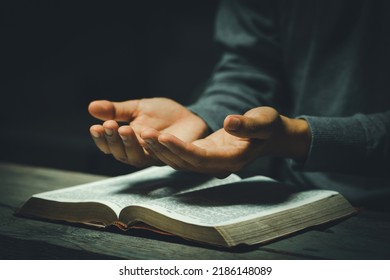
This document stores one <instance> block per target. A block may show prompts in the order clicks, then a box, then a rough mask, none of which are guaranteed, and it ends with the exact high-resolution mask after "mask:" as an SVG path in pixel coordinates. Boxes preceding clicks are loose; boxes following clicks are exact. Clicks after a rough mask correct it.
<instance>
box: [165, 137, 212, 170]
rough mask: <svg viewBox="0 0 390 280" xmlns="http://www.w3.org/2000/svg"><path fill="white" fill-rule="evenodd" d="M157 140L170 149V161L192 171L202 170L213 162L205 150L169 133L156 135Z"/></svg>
mask: <svg viewBox="0 0 390 280" xmlns="http://www.w3.org/2000/svg"><path fill="white" fill-rule="evenodd" d="M158 142H159V143H160V144H161V145H163V146H164V147H166V149H168V150H169V151H170V154H169V155H171V156H172V158H170V160H171V161H174V162H175V163H176V164H180V165H182V166H183V167H185V168H187V169H190V170H192V171H198V172H202V171H203V172H204V169H207V167H208V166H209V165H210V164H211V163H212V162H213V161H212V160H211V159H210V158H208V157H207V152H206V150H204V149H202V148H200V147H198V146H196V145H194V144H191V143H186V142H183V141H181V140H180V139H179V138H177V137H175V136H173V135H171V134H167V133H163V134H161V135H160V136H159V137H158ZM167 155H168V153H167ZM208 159H209V160H210V161H208ZM206 162H207V164H206Z"/></svg>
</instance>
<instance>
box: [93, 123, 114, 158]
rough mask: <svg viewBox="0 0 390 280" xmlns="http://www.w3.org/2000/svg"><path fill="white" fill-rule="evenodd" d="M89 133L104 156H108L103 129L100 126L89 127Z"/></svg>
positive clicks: (108, 151)
mask: <svg viewBox="0 0 390 280" xmlns="http://www.w3.org/2000/svg"><path fill="white" fill-rule="evenodd" d="M89 132H90V133H91V136H92V139H93V141H94V142H95V145H96V146H97V147H98V148H99V150H101V151H102V152H103V153H105V154H110V153H111V151H110V148H109V147H108V144H107V141H106V138H105V137H104V128H103V126H101V125H98V124H96V125H93V126H91V127H90V129H89Z"/></svg>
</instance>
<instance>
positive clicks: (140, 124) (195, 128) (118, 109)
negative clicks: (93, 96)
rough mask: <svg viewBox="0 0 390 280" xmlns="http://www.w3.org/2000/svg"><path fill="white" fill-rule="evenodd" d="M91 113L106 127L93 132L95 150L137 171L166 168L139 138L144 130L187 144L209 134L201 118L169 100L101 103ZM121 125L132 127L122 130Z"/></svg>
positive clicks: (100, 126) (96, 126) (92, 130)
mask: <svg viewBox="0 0 390 280" xmlns="http://www.w3.org/2000/svg"><path fill="white" fill-rule="evenodd" d="M88 111H89V112H90V114H91V115H92V116H94V117H96V118H98V119H100V120H103V121H105V122H104V123H103V125H93V126H91V128H90V133H91V135H92V138H93V140H94V142H95V144H96V146H97V147H98V148H99V149H100V150H101V151H103V152H104V153H106V154H112V155H113V156H114V157H115V158H116V159H117V160H119V161H121V162H124V163H126V164H130V165H133V166H136V167H146V166H151V165H161V164H163V162H161V161H160V160H159V159H158V158H157V157H155V156H153V155H152V154H151V153H149V152H147V151H146V150H145V149H144V148H143V147H144V146H145V143H144V141H143V139H142V138H141V137H140V134H141V132H142V131H143V130H144V129H145V128H153V129H155V130H156V131H159V132H165V133H170V134H172V135H175V136H176V137H177V138H178V139H181V140H183V141H186V142H192V141H194V140H196V139H198V138H201V137H203V136H204V135H206V133H207V131H208V128H207V125H206V124H205V122H204V121H203V120H202V119H201V118H199V117H198V116H196V115H195V114H193V113H192V112H190V111H189V110H188V109H187V108H185V107H184V106H182V105H180V104H178V103H176V102H175V101H173V100H170V99H167V98H150V99H139V100H129V101H124V102H110V101H106V100H98V101H93V102H91V103H90V104H89V107H88ZM118 122H126V123H129V124H128V125H127V124H126V125H123V126H119V124H118Z"/></svg>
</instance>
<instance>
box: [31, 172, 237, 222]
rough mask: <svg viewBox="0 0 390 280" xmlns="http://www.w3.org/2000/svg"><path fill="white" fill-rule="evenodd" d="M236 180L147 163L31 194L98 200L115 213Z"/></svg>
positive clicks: (234, 176)
mask: <svg viewBox="0 0 390 280" xmlns="http://www.w3.org/2000/svg"><path fill="white" fill-rule="evenodd" d="M240 180H241V179H240V177H239V176H237V175H234V174H232V175H230V176H229V177H227V178H224V179H217V178H212V177H210V176H205V175H199V174H194V173H188V172H178V171H175V170H174V169H172V168H170V167H167V166H164V167H150V168H146V169H144V170H141V171H138V172H134V173H131V174H127V175H122V176H117V177H113V178H109V179H104V180H100V181H96V182H92V183H87V184H82V185H77V186H74V187H69V188H64V189H60V190H55V191H48V192H44V193H39V194H36V195H34V196H33V197H36V198H41V199H47V200H53V201H58V202H74V203H79V202H100V203H103V204H105V205H107V206H109V207H110V208H112V209H113V210H114V211H115V213H116V214H117V215H118V216H119V213H120V211H121V210H122V209H123V208H124V207H126V206H131V205H144V204H145V203H147V202H150V201H155V200H158V199H161V198H164V197H169V196H172V195H176V194H183V193H186V192H193V191H196V190H202V189H207V188H211V187H213V186H218V185H224V184H228V183H232V182H238V181H240Z"/></svg>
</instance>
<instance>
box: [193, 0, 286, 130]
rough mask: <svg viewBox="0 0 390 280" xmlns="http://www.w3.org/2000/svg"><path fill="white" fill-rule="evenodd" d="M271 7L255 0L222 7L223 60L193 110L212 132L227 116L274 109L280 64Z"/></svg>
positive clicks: (219, 26) (220, 39)
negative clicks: (254, 109)
mask: <svg viewBox="0 0 390 280" xmlns="http://www.w3.org/2000/svg"><path fill="white" fill-rule="evenodd" d="M272 5H273V4H272V1H257V0H240V1H221V3H220V7H219V10H218V14H217V18H216V28H215V30H216V31H215V40H216V43H217V47H218V49H219V50H220V52H221V57H220V61H219V64H218V65H217V66H216V68H215V70H214V73H213V75H212V77H211V79H210V80H209V82H208V85H207V87H206V89H205V91H204V93H203V95H202V96H201V98H200V99H199V100H198V101H197V102H196V103H195V104H193V105H192V106H190V107H189V109H190V110H191V111H193V112H194V113H196V114H197V115H199V116H200V117H202V118H203V119H204V120H205V121H206V123H207V124H208V126H209V127H210V128H211V130H212V131H215V130H217V129H219V128H221V127H222V125H223V120H224V118H225V117H226V116H227V115H229V114H243V113H245V112H246V111H248V110H249V109H251V108H254V107H258V106H261V105H270V106H276V105H275V104H276V103H277V101H276V100H275V99H276V98H277V97H279V95H278V94H277V92H279V91H280V82H279V77H280V75H281V73H282V66H281V50H280V45H279V41H278V36H277V35H276V23H275V19H274V18H275V17H274V16H273V13H275V8H274V7H273V6H272Z"/></svg>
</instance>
